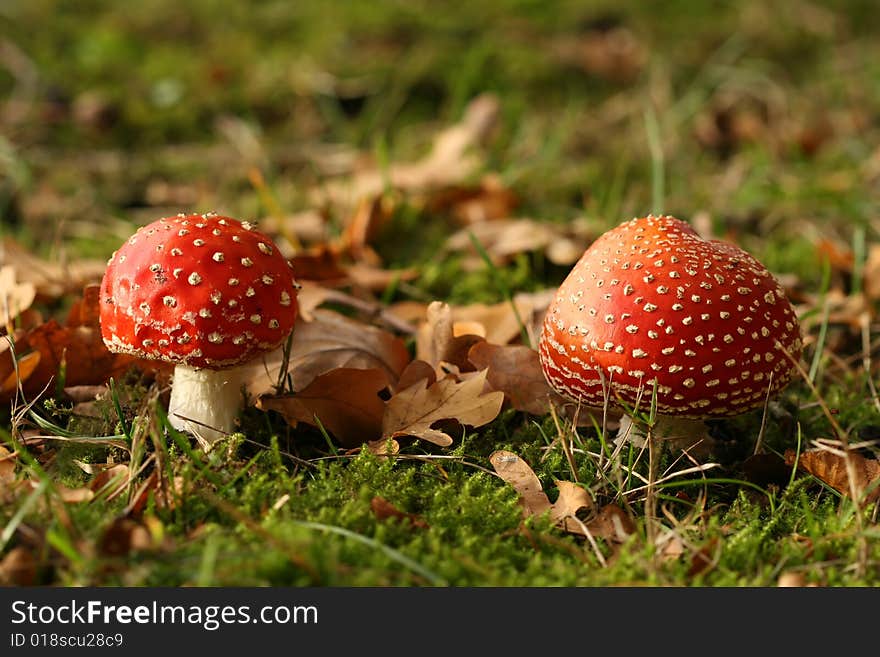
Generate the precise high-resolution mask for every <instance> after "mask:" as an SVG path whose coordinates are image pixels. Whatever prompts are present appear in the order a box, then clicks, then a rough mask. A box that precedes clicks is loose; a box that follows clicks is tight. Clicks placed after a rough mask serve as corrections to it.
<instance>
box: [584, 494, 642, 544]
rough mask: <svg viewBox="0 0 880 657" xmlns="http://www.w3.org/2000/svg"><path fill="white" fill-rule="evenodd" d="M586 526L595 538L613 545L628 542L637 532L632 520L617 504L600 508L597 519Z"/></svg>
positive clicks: (593, 519)
mask: <svg viewBox="0 0 880 657" xmlns="http://www.w3.org/2000/svg"><path fill="white" fill-rule="evenodd" d="M586 525H587V529H588V530H589V531H590V533H591V534H592V535H593V536H595V537H596V538H603V539H605V540H606V541H611V542H613V543H624V542H626V541H627V540H628V539H629V537H630V536H632V535H633V534H634V533H635V531H636V526H635V523H634V522H633V520H632V518H630V517H629V516H628V515H627V513H626V511H624V510H623V509H621V508H620V507H619V506H617V505H615V504H606V505H605V506H603V507H602V508H600V509H599V513H598V514H596V517H595V518H592V519H591V520H590V521H589V522H587V523H586Z"/></svg>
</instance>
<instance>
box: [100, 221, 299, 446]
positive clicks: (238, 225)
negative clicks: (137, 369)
mask: <svg viewBox="0 0 880 657" xmlns="http://www.w3.org/2000/svg"><path fill="white" fill-rule="evenodd" d="M297 310H298V306H297V283H296V281H295V280H294V277H293V271H292V269H291V266H290V263H289V262H288V261H287V259H286V258H284V257H283V256H282V255H281V253H280V252H279V251H278V249H277V247H276V246H275V245H274V244H273V242H272V240H271V239H270V238H269V237H267V236H266V235H264V234H262V233H260V232H259V231H257V230H255V229H254V228H253V226H252V225H251V224H249V223H248V222H239V221H237V220H235V219H231V218H229V217H224V216H220V215H217V214H214V213H209V214H179V215H177V216H176V217H165V218H162V219H159V220H157V221H154V222H153V223H151V224H148V225H146V226H143V227H141V228H139V229H138V230H137V232H136V233H135V234H134V235H132V236H131V237H130V238H129V239H128V241H126V242H125V244H123V245H122V247H120V248H119V249H118V250H117V251H116V252H115V253H114V254H113V256H112V257H111V258H110V261H109V262H108V263H107V271H106V272H105V274H104V278H103V280H102V281H101V335H102V337H103V339H104V344H106V345H107V348H108V349H110V351H114V352H120V353H127V354H132V355H134V356H137V357H139V358H147V359H155V360H163V361H168V362H171V363H174V364H175V367H174V378H173V380H172V387H171V401H170V403H169V408H168V417H169V421H170V422H171V425H172V426H173V427H175V428H176V429H179V430H181V431H189V432H191V433H193V434H195V436H196V437H197V438H198V439H199V442H200V443H201V444H202V446H203V447H207V446H209V445H210V444H211V443H213V442H215V441H216V440H217V439H218V438H220V437H221V436H223V435H225V434H228V433H230V432H231V431H233V430H234V428H235V419H236V416H237V415H238V412H239V409H240V408H241V404H242V392H241V384H242V378H241V370H240V369H239V366H240V365H242V364H243V363H245V362H247V361H249V360H251V359H252V358H254V357H255V356H258V355H259V354H262V353H264V352H267V351H270V350H272V349H274V348H276V347H278V346H279V345H281V344H282V343H283V342H284V340H285V339H286V338H287V336H288V335H289V334H290V332H291V331H292V330H293V325H294V322H295V320H296V316H297ZM242 369H243V368H242Z"/></svg>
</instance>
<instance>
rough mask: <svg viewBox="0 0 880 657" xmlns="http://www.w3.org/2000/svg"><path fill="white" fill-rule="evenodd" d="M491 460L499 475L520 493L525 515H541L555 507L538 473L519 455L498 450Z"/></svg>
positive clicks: (490, 457)
mask: <svg viewBox="0 0 880 657" xmlns="http://www.w3.org/2000/svg"><path fill="white" fill-rule="evenodd" d="M489 462H490V463H491V464H492V467H493V468H495V472H497V473H498V476H500V477H501V478H502V479H503V480H504V481H506V482H507V483H508V484H510V485H511V486H513V489H514V490H515V491H516V492H517V493H519V496H520V502H521V503H522V506H523V515H524V516H526V517H529V516H535V515H541V514H542V513H545V512H547V511H549V510H550V509H551V508H552V507H553V505H552V504H551V503H550V499H549V498H548V497H547V493H545V492H544V488H543V486H541V480H540V479H538V475H536V474H535V472H534V471H533V470H532V468H531V466H529V464H528V463H526V462H525V461H524V460H522V459H521V458H520V457H519V456H517V455H516V454H514V453H513V452H509V451H507V450H497V451H495V452H492V454H491V455H490V456H489Z"/></svg>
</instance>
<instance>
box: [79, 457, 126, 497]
mask: <svg viewBox="0 0 880 657" xmlns="http://www.w3.org/2000/svg"><path fill="white" fill-rule="evenodd" d="M130 479H131V470H130V469H129V467H128V466H127V465H125V464H124V463H117V464H116V465H113V466H111V467H109V468H105V469H103V470H101V471H100V472H99V473H98V474H97V475H95V478H94V479H92V481H91V482H89V488H90V489H91V490H92V491H94V492H95V494H98V493H101V492H102V491H104V492H103V495H105V498H104V499H107V500H112V499H113V498H114V497H116V496H117V495H119V494H120V493H122V492H123V491H124V490H126V489H127V488H128V483H129V481H130Z"/></svg>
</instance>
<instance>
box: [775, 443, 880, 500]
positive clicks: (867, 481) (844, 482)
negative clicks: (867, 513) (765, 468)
mask: <svg viewBox="0 0 880 657" xmlns="http://www.w3.org/2000/svg"><path fill="white" fill-rule="evenodd" d="M784 456H785V463H786V464H787V465H792V464H793V463H794V462H795V459H797V467H798V469H800V470H803V471H804V472H807V473H809V474H811V475H813V476H814V477H816V478H817V479H820V480H821V481H823V482H825V483H826V484H828V485H829V486H831V488H833V489H834V490H836V491H837V492H839V493H840V494H841V495H846V496H847V497H850V496H851V490H852V489H851V487H850V479H849V473H848V471H847V467H846V466H847V464H846V458H847V457H844V456H842V455H839V454H835V453H832V452H830V451H828V450H825V449H811V450H808V451H806V452H803V453H801V454H800V456H798V455H797V453H796V452H795V451H794V450H791V449H788V450H786V451H785V455H784ZM848 458H849V459H850V461H851V464H852V467H853V471H854V474H855V482H854V483H855V485H856V488H857V489H858V490H859V491H860V492H864V491H865V490H866V489H867V488H868V487H870V486H873V488H872V489H871V490H870V491H869V492H868V494H867V495H865V502H868V503H870V502H873V501H875V500H877V499H880V485H878V480H880V461H878V460H877V459H869V458H865V457H864V456H862V455H861V454H858V453H857V452H850V453H849V457H848Z"/></svg>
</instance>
